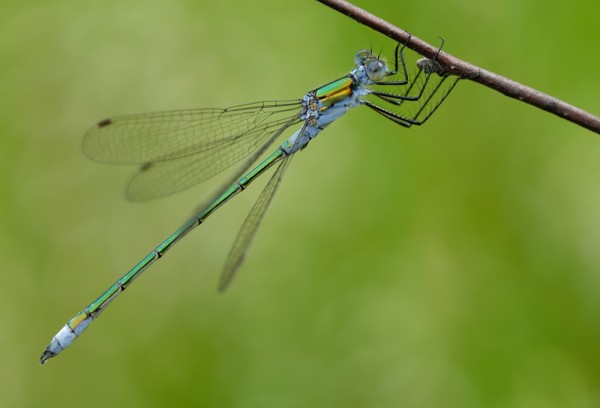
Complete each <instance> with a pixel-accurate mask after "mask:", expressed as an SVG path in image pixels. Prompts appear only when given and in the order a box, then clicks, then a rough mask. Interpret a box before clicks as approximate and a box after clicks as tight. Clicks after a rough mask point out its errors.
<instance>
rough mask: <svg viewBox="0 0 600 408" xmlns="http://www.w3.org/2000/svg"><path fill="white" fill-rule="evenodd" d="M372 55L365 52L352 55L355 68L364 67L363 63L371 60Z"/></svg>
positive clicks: (361, 51)
mask: <svg viewBox="0 0 600 408" xmlns="http://www.w3.org/2000/svg"><path fill="white" fill-rule="evenodd" d="M372 56H373V55H372V54H371V52H370V51H367V50H360V51H359V52H357V53H356V55H354V63H355V64H356V66H357V67H361V66H363V65H364V63H365V61H366V60H367V59H368V58H371V57H372Z"/></svg>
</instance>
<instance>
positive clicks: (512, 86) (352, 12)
mask: <svg viewBox="0 0 600 408" xmlns="http://www.w3.org/2000/svg"><path fill="white" fill-rule="evenodd" d="M317 1H319V2H320V3H323V4H325V5H326V6H329V7H331V8H332V9H334V10H337V11H339V12H340V13H343V14H346V15H347V16H349V17H350V18H353V19H354V20H356V21H358V22H359V23H361V24H364V25H366V26H368V27H370V28H372V29H373V30H375V31H379V32H380V33H382V34H384V35H386V36H388V37H390V38H392V39H394V40H396V41H398V42H401V43H406V46H407V47H408V48H410V49H412V50H413V51H415V52H417V53H419V54H421V55H423V56H424V57H426V58H433V56H434V55H435V54H436V53H437V51H438V47H436V46H433V45H431V44H428V43H426V42H425V41H423V40H421V39H419V38H417V37H415V36H414V35H410V34H409V33H407V32H406V31H404V30H402V29H400V28H398V27H396V26H394V25H392V24H390V23H388V22H387V21H385V20H383V19H381V18H379V17H377V16H374V15H373V14H371V13H368V12H367V11H365V10H363V9H361V8H360V7H357V6H355V5H353V4H350V3H348V2H347V1H345V0H317ZM407 41H408V42H407ZM437 62H438V63H439V64H440V65H441V66H442V67H443V69H444V71H445V72H447V73H449V74H452V75H458V76H460V77H461V78H463V79H468V80H470V81H473V82H477V83H479V84H482V85H485V86H487V87H488V88H491V89H494V90H496V91H498V92H501V93H503V94H504V95H506V96H510V97H511V98H515V99H518V100H520V101H523V102H526V103H528V104H530V105H533V106H535V107H537V108H540V109H543V110H545V111H547V112H550V113H553V114H555V115H556V116H559V117H561V118H563V119H566V120H568V121H571V122H573V123H576V124H578V125H579V126H582V127H584V128H586V129H589V130H591V131H592V132H595V133H598V134H600V117H598V116H595V115H592V114H591V113H589V112H586V111H584V110H582V109H580V108H577V107H575V106H573V105H570V104H568V103H566V102H563V101H561V100H559V99H557V98H555V97H553V96H551V95H547V94H545V93H542V92H540V91H538V90H535V89H533V88H530V87H528V86H525V85H523V84H520V83H518V82H516V81H513V80H511V79H508V78H505V77H503V76H501V75H498V74H495V73H493V72H490V71H487V70H485V69H483V68H480V67H478V66H475V65H473V64H470V63H468V62H466V61H463V60H460V59H458V58H456V57H454V56H452V55H450V54H448V53H446V52H443V51H442V52H441V53H440V55H439V56H438V57H437Z"/></svg>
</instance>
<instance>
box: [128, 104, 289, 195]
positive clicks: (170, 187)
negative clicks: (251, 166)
mask: <svg viewBox="0 0 600 408" xmlns="http://www.w3.org/2000/svg"><path fill="white" fill-rule="evenodd" d="M295 115H296V114H295V113H294V115H293V116H292V118H290V117H289V114H288V116H287V117H285V118H283V119H281V120H272V121H269V122H267V123H263V124H262V125H259V126H257V127H256V128H254V129H251V130H250V131H248V132H246V133H245V134H244V135H243V136H242V138H243V140H244V143H240V141H239V139H238V140H236V141H235V142H230V143H227V144H222V145H220V146H218V147H215V148H212V149H209V150H204V151H201V152H199V153H196V154H194V155H191V156H184V157H181V158H177V159H172V160H165V161H157V162H153V163H147V164H145V165H143V166H142V167H141V168H140V170H139V171H138V172H137V173H135V174H134V175H133V177H132V178H131V179H130V180H129V183H128V184H127V186H126V189H125V195H126V197H127V199H129V200H132V201H141V200H149V199H152V198H157V197H162V196H165V195H168V194H172V193H175V192H178V191H182V190H184V189H186V188H188V187H191V186H193V185H195V184H197V183H200V182H202V181H204V180H206V179H208V178H210V177H212V176H214V175H215V174H217V173H219V172H221V171H223V170H224V169H225V168H227V167H229V166H231V165H233V164H234V163H237V162H239V161H240V160H242V159H243V158H244V157H247V156H248V155H249V154H250V153H251V152H253V151H255V150H256V149H257V148H258V146H261V145H263V144H264V143H265V141H266V140H267V139H270V137H271V135H273V134H274V133H275V132H278V134H281V133H282V132H283V131H284V130H285V128H287V127H289V126H291V125H293V124H295V123H298V122H299V121H300V119H298V120H290V119H293V118H294V116H295Z"/></svg>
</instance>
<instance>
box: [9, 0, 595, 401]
mask: <svg viewBox="0 0 600 408" xmlns="http://www.w3.org/2000/svg"><path fill="white" fill-rule="evenodd" d="M357 4H358V5H360V6H362V7H364V8H366V9H368V10H369V11H371V12H373V13H375V14H377V15H380V16H381V17H383V18H385V19H387V20H389V21H390V22H392V23H395V24H396V25H398V26H399V27H402V28H404V29H406V30H408V31H410V32H411V33H413V34H414V35H416V36H418V37H420V38H423V39H425V40H427V41H430V42H432V43H437V41H438V39H437V37H438V36H444V37H445V39H446V48H445V49H446V50H447V51H448V52H450V53H452V54H454V55H456V56H458V57H459V58H463V59H465V60H468V61H471V62H473V63H475V64H478V65H480V66H482V67H484V68H486V69H489V70H491V71H494V72H497V73H499V74H503V75H506V76H508V77H510V78H512V79H515V80H517V81H521V82H523V83H525V84H528V85H530V86H533V87H535V88H538V89H540V90H541V91H544V92H547V93H550V94H552V95H554V96H556V97H558V98H561V99H563V100H566V101H568V102H571V103H574V104H575V105H577V106H580V107H581V108H583V109H586V110H589V111H591V112H594V113H596V114H598V113H600V99H599V97H598V91H599V89H600V79H599V78H598V66H600V53H599V52H598V47H599V45H598V37H599V34H600V30H599V29H598V24H597V16H598V13H599V12H600V5H598V2H596V1H592V0H587V1H571V2H552V4H549V3H548V2H546V1H542V0H507V1H503V2H491V3H486V4H485V6H483V5H482V4H481V3H480V2H476V1H473V0H454V1H452V0H451V1H445V2H437V3H436V4H434V5H432V4H428V3H422V2H391V1H388V2H381V1H367V0H363V1H360V2H357ZM370 45H373V48H374V49H376V50H377V49H380V48H383V50H384V53H385V52H388V53H389V52H390V51H391V50H392V49H393V46H394V43H393V42H392V41H391V40H389V39H387V38H385V37H383V36H381V35H379V34H378V33H375V32H373V31H370V30H369V29H367V28H365V27H362V26H360V25H358V24H356V23H355V22H354V21H353V20H350V19H348V18H346V17H344V16H342V15H341V14H339V13H336V12H334V11H332V10H330V9H328V8H326V7H324V6H322V5H320V4H318V3H317V2H314V1H275V0H259V1H253V2H238V1H231V0H223V1H218V2H217V1H212V2H207V1H183V0H181V1H171V2H141V1H129V0H119V1H105V2H80V1H75V0H62V1H61V0H59V1H52V2H47V1H40V0H37V1H33V0H30V1H24V2H3V3H2V5H1V6H0V61H1V62H0V94H1V95H2V98H1V99H0V134H1V135H2V136H1V137H0V166H2V171H1V173H0V174H1V175H2V181H1V183H0V194H1V200H0V206H1V207H0V208H1V216H0V243H1V245H0V268H1V269H0V270H1V274H0V279H1V281H0V350H1V352H0V353H1V354H0V361H1V364H2V370H0V406H2V407H29V406H31V407H39V406H45V407H56V406H75V405H78V406H86V407H105V406H109V405H110V406H128V407H159V406H207V407H240V408H241V407H244V408H245V407H307V406H311V407H462V408H464V407H567V406H568V407H598V406H600V347H599V345H600V295H599V292H600V250H599V249H598V247H599V242H600V189H599V186H600V138H599V137H598V135H595V134H593V133H591V132H589V131H586V130H584V129H582V128H580V127H577V126H575V125H573V124H571V123H569V122H566V121H563V120H560V119H558V118H556V117H554V116H552V115H550V114H548V113H545V112H542V111H539V110H537V109H535V108H532V107H530V106H528V105H525V104H522V103H519V102H517V101H514V100H510V99H508V98H506V97H504V96H502V95H500V94H498V93H495V92H493V91H490V90H488V89H486V88H483V87H481V86H478V85H476V84H472V83H468V82H467V81H464V82H462V83H460V84H459V86H458V87H457V88H456V90H455V91H454V93H453V94H452V95H451V96H450V97H449V99H448V100H447V102H446V104H445V105H444V106H442V107H441V108H440V109H439V111H438V112H437V113H436V115H435V116H434V117H433V118H432V119H431V120H430V121H429V122H428V123H427V125H426V126H423V127H421V128H413V129H410V130H406V129H403V128H400V127H398V126H397V125H395V124H393V123H392V122H390V121H386V120H384V119H383V118H382V117H380V116H378V115H375V114H373V113H372V112H371V111H369V110H362V109H357V110H356V111H353V112H351V114H348V115H347V116H345V117H344V118H343V119H342V120H340V121H339V122H337V123H336V124H335V125H332V126H331V127H330V128H328V129H327V132H325V133H324V134H323V135H321V136H320V137H319V138H318V139H317V140H315V141H314V142H313V143H311V145H310V148H309V149H306V150H305V151H303V152H301V153H300V154H298V157H296V159H295V160H294V163H293V166H291V167H290V169H289V170H288V172H287V174H286V179H285V180H284V183H283V185H282V187H281V189H280V190H279V193H278V195H277V197H276V198H275V200H274V202H273V205H272V207H271V210H270V212H269V214H268V216H267V218H266V221H265V223H264V224H263V226H262V228H261V230H260V232H259V235H258V238H257V240H256V241H255V243H254V245H253V247H252V250H251V252H250V254H249V256H248V258H247V262H246V263H245V265H244V267H243V268H242V270H241V271H240V273H239V274H238V277H237V278H236V281H235V282H234V283H233V285H232V287H231V288H230V290H229V291H228V292H227V293H226V294H225V295H221V294H219V293H218V292H217V291H216V285H217V282H218V274H219V272H220V269H221V267H222V264H223V262H224V260H225V257H226V255H227V252H228V250H229V247H230V245H231V243H232V242H233V239H234V237H235V234H236V232H237V229H238V228H239V226H240V225H241V223H242V221H243V218H244V216H245V213H246V212H247V210H249V208H250V206H251V203H252V202H253V200H255V199H256V197H257V194H258V191H259V189H258V188H252V189H250V190H249V191H248V192H247V193H244V194H243V195H242V196H240V197H238V198H237V199H236V200H234V202H232V203H231V204H228V205H227V206H226V207H224V208H223V209H222V210H221V211H219V212H218V213H217V214H216V215H215V216H214V217H213V218H211V220H210V221H209V222H207V223H206V224H204V225H203V226H202V227H201V228H199V229H197V230H195V231H194V232H193V233H192V234H191V235H189V236H188V237H187V238H186V239H185V240H183V241H182V242H181V243H180V244H179V245H178V246H177V247H176V248H175V249H173V250H172V251H170V252H169V254H168V256H167V257H165V259H163V260H162V261H161V262H159V263H158V264H156V265H154V266H153V267H152V268H151V269H150V270H149V271H148V272H147V274H146V275H145V276H144V277H143V278H142V279H140V280H139V281H137V282H136V284H135V285H133V286H132V288H131V289H130V290H129V291H128V292H127V295H125V296H123V297H121V298H120V299H119V300H118V301H116V302H115V304H114V305H112V306H111V308H110V311H109V312H107V313H106V315H105V316H103V317H102V318H100V319H99V320H98V321H97V322H96V323H95V324H94V325H93V326H92V328H91V329H90V330H89V331H88V332H87V333H86V334H85V335H84V336H83V337H82V339H81V340H79V341H77V342H76V343H75V344H74V345H73V346H72V347H71V348H70V349H68V350H67V351H65V352H64V353H63V354H61V355H60V356H59V357H58V358H56V359H53V360H51V361H50V362H49V363H48V364H47V365H45V366H43V367H41V366H39V364H38V358H39V355H40V354H41V352H42V351H43V349H44V347H45V346H46V345H47V343H48V342H49V340H50V339H51V337H52V336H53V335H54V334H55V333H56V331H57V330H58V329H59V328H60V327H61V326H62V325H63V324H64V323H65V322H66V321H67V320H68V319H70V318H71V317H72V316H73V315H74V314H75V313H76V312H78V311H79V310H81V309H82V308H83V307H84V306H85V305H87V304H88V303H89V302H90V301H91V300H93V299H94V298H95V297H96V296H98V295H99V294H100V293H101V292H102V291H104V290H105V289H106V288H107V287H108V286H109V285H110V284H112V283H113V282H114V281H115V280H116V279H117V278H118V277H119V276H121V275H122V274H123V273H124V272H126V271H127V270H128V269H129V268H130V267H131V266H133V264H135V263H136V262H137V261H138V260H139V259H140V258H141V257H142V256H144V255H145V254H146V253H147V252H148V251H149V250H150V249H152V248H153V247H154V246H155V245H156V244H157V243H159V242H160V241H161V240H162V239H164V238H166V237H167V235H168V234H170V233H171V232H172V231H174V229H175V228H177V227H178V226H179V224H180V223H181V222H182V221H184V219H186V218H187V217H188V216H189V215H190V214H191V212H192V210H193V209H194V208H195V206H196V205H197V204H198V203H199V202H200V201H201V199H202V197H204V195H205V194H206V192H207V191H211V188H212V187H214V186H216V185H219V183H220V181H219V180H220V179H219V178H217V179H215V180H213V181H212V182H209V183H206V185H204V186H201V187H199V188H194V189H191V190H189V191H186V192H184V193H181V194H178V195H174V196H171V197H168V198H166V199H162V200H157V201H152V202H150V203H145V204H133V203H129V202H127V201H126V200H125V199H124V198H123V196H122V191H123V185H124V183H125V181H126V180H127V177H128V176H129V174H130V173H131V172H132V171H133V170H134V169H133V168H131V167H127V166H125V167H120V166H106V165H99V164H97V163H94V162H91V161H89V160H87V159H86V158H85V157H84V156H83V155H82V154H81V152H80V140H81V136H82V135H83V133H84V132H85V130H86V129H87V128H88V127H89V126H90V125H92V124H94V123H95V122H96V121H97V120H99V119H102V118H104V117H107V116H113V115H117V114H124V113H136V112H144V111H156V110H165V109H178V108H189V107H225V106H228V105H234V104H239V103H245V102H252V101H255V100H263V99H289V98H297V97H301V96H302V95H303V94H304V93H305V92H306V91H307V90H309V89H313V88H315V87H317V86H319V85H321V84H323V83H326V82H328V81H330V80H332V79H335V78H337V77H339V76H341V75H344V74H345V73H347V72H348V70H349V69H350V68H351V67H352V58H353V56H354V53H355V52H356V51H357V50H358V49H361V48H368V47H369V46H370Z"/></svg>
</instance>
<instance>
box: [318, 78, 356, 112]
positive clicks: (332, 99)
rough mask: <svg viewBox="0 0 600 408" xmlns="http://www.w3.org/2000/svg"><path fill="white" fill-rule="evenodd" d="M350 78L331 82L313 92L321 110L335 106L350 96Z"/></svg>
mask: <svg viewBox="0 0 600 408" xmlns="http://www.w3.org/2000/svg"><path fill="white" fill-rule="evenodd" d="M352 83H353V81H352V78H350V77H349V76H347V77H343V78H340V79H338V80H336V81H333V82H331V83H329V84H327V85H325V86H322V87H321V88H319V89H317V90H316V91H315V95H316V96H317V99H318V100H319V103H320V105H321V110H322V111H324V110H326V109H327V108H329V107H331V106H332V105H335V104H336V103H337V102H339V101H341V100H343V99H346V98H347V97H349V96H350V95H351V94H352Z"/></svg>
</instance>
